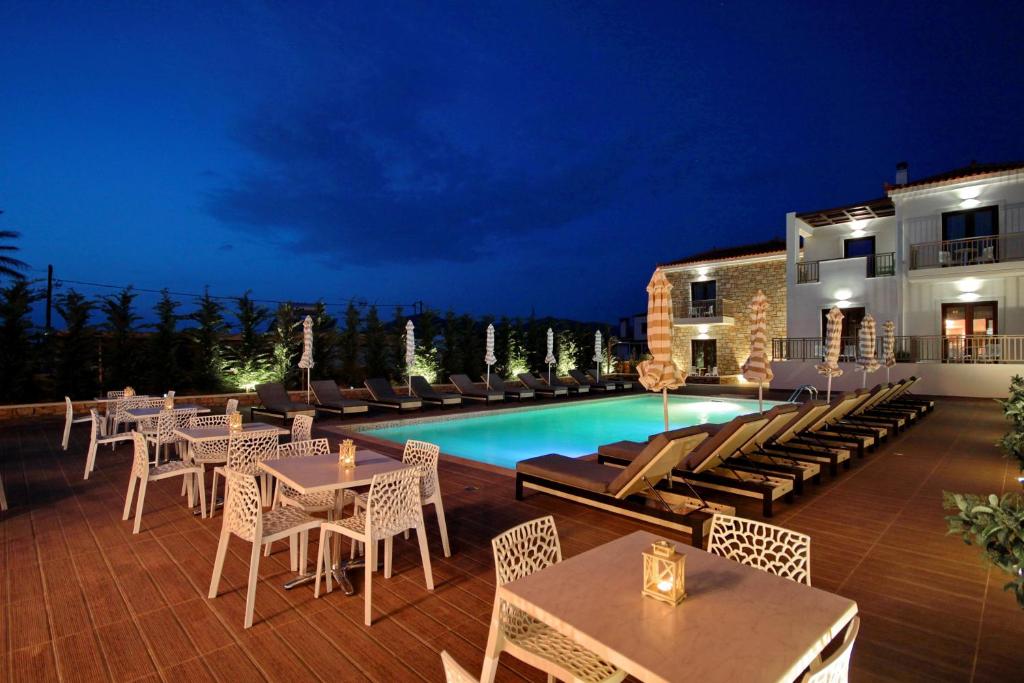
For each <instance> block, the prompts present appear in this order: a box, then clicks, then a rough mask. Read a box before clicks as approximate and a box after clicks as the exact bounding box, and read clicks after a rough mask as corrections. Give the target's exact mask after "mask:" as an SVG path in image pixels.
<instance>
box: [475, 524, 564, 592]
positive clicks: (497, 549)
mask: <svg viewBox="0 0 1024 683" xmlns="http://www.w3.org/2000/svg"><path fill="white" fill-rule="evenodd" d="M491 547H492V548H493V549H494V570H495V572H496V573H497V578H498V585H499V586H504V585H505V584H506V583H508V582H509V581H515V580H516V579H521V578H522V577H524V576H529V575H530V574H533V573H534V572H538V571H540V570H541V569H544V568H545V567H550V566H551V565H553V564H557V563H558V562H561V561H562V546H561V544H560V543H559V541H558V529H557V528H555V518H554V517H552V516H551V515H548V516H547V517H540V518H538V519H534V520H531V521H529V522H524V523H523V524H520V525H519V526H514V527H512V528H511V529H509V530H508V531H506V532H504V533H502V534H500V535H498V536H495V537H494V538H493V539H492V540H491Z"/></svg>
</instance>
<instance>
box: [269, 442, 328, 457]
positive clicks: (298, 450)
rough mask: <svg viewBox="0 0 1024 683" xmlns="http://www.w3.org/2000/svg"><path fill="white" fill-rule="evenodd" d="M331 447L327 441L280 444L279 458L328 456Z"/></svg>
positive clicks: (278, 449) (278, 448)
mask: <svg viewBox="0 0 1024 683" xmlns="http://www.w3.org/2000/svg"><path fill="white" fill-rule="evenodd" d="M330 452H331V445H330V444H329V443H327V439H307V440H306V441H289V442H288V443H282V444H278V446H277V457H278V458H302V457H306V456H310V455H327V454H328V453H330Z"/></svg>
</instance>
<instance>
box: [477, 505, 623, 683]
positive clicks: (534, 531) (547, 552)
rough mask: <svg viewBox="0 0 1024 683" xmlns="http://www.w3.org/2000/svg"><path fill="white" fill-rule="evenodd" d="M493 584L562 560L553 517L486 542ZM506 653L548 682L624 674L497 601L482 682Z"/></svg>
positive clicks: (612, 678) (611, 678)
mask: <svg viewBox="0 0 1024 683" xmlns="http://www.w3.org/2000/svg"><path fill="white" fill-rule="evenodd" d="M491 546H492V548H493V549H494V568H495V571H496V573H497V580H498V585H499V586H503V585H505V584H506V583H508V582H510V581H515V580H516V579H521V578H522V577H524V576H529V575H530V574H533V573H534V572H538V571H540V570H542V569H544V568H545V567H550V566H551V565H553V564H557V563H558V562H561V561H562V547H561V545H560V544H559V542H558V530H557V529H556V528H555V519H554V517H551V516H548V517H541V518H539V519H535V520H533V521H530V522H526V523H524V524H520V525H519V526H516V527H513V528H511V529H509V530H508V531H506V532H505V533H503V534H501V535H500V536H496V537H495V538H494V539H493V540H492V541H491ZM502 651H504V652H508V653H509V654H510V655H512V656H513V657H515V658H516V659H521V660H522V661H524V662H526V663H527V664H529V665H530V666H533V667H536V668H538V669H540V670H541V671H544V672H545V673H547V674H548V680H551V679H552V677H553V678H557V679H558V680H562V681H621V680H622V679H623V678H624V677H625V676H626V672H625V671H622V670H621V669H617V668H615V666H614V665H613V664H609V663H608V662H606V661H604V660H603V659H601V658H600V657H598V656H597V655H596V654H594V653H593V652H591V651H590V650H587V649H585V648H583V647H580V646H579V645H578V644H576V643H575V642H574V641H572V640H571V639H569V638H566V637H565V636H563V635H561V634H560V633H558V632H557V631H554V630H553V629H551V628H550V627H548V626H546V625H544V624H543V623H542V622H540V621H537V620H536V619H534V618H533V617H531V616H529V615H528V614H526V613H525V612H523V611H522V610H520V609H518V608H516V607H513V606H511V605H509V604H507V603H505V602H503V601H496V602H495V605H494V614H493V616H492V622H491V632H490V636H489V637H488V640H487V649H486V650H485V655H484V668H483V674H482V675H481V677H480V680H482V681H493V680H494V675H495V672H496V671H497V667H498V657H499V655H500V654H501V653H502Z"/></svg>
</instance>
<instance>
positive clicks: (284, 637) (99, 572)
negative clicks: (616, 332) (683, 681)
mask: <svg viewBox="0 0 1024 683" xmlns="http://www.w3.org/2000/svg"><path fill="white" fill-rule="evenodd" d="M1002 429H1003V424H1002V419H1001V416H1000V414H999V412H998V408H997V407H996V406H995V405H994V404H993V403H992V402H991V401H946V402H942V403H940V405H939V406H938V407H937V409H936V410H935V412H934V414H932V415H931V416H929V417H928V418H926V419H925V421H924V423H923V424H921V425H918V426H916V427H914V428H912V429H910V430H908V431H907V432H906V433H905V434H903V435H900V436H899V437H897V438H896V439H895V440H891V441H890V442H889V443H887V444H884V445H883V446H882V447H881V448H880V449H879V451H878V452H876V453H872V454H869V455H868V456H867V458H866V459H865V460H863V461H857V462H855V463H854V465H853V469H851V470H849V471H844V472H842V473H841V474H840V475H839V476H838V477H837V478H836V479H835V480H830V479H829V478H828V477H827V475H825V481H824V483H823V485H821V486H818V487H814V486H812V487H811V489H810V491H809V492H808V494H805V495H804V496H803V497H802V498H798V500H797V502H796V503H795V504H793V505H787V504H783V503H781V502H780V504H779V506H778V512H777V514H776V517H775V518H774V520H773V521H774V522H775V523H778V524H781V525H784V526H787V527H790V528H792V529H795V530H798V531H803V532H806V533H809V534H811V536H812V539H813V541H812V556H811V567H812V577H813V582H814V585H816V586H818V587H820V588H823V589H826V590H831V591H835V592H838V593H840V594H842V595H845V596H848V597H850V598H853V599H855V600H856V601H857V602H858V604H859V606H860V611H861V615H862V618H863V624H862V627H861V632H860V638H859V639H858V642H857V645H856V647H855V649H854V655H853V675H852V678H853V680H854V681H884V680H907V681H909V680H915V681H920V680H929V681H989V680H992V681H996V680H999V681H1006V680H1014V679H1016V678H1017V677H1018V676H1020V672H1021V671H1022V670H1024V648H1022V647H1021V643H1022V642H1024V611H1022V610H1020V609H1019V608H1018V607H1017V606H1016V604H1015V602H1014V600H1013V598H1012V596H1011V595H1009V594H1006V593H1004V592H1003V590H1002V585H1003V583H1005V577H1004V575H1002V574H1001V573H999V572H998V571H992V570H989V569H987V568H986V566H985V565H984V564H983V563H982V561H981V559H980V557H979V553H978V551H977V549H975V548H971V547H967V546H964V545H963V544H962V543H961V542H960V541H959V539H957V538H954V537H949V536H947V535H946V534H945V522H944V521H943V519H942V515H943V512H942V510H941V503H940V501H941V492H942V490H943V489H953V490H958V491H977V492H986V493H987V492H998V491H1003V490H1011V489H1013V488H1016V487H1018V486H1019V485H1018V484H1017V481H1016V476H1017V472H1016V468H1015V466H1014V465H1013V464H1012V463H1010V462H1008V461H1007V460H1005V459H1003V458H1002V457H1001V456H1000V455H999V453H998V452H997V451H996V449H995V447H994V446H993V445H992V444H993V442H994V441H995V440H996V438H997V437H998V435H999V434H1000V433H1001V431H1002ZM83 430H84V428H82V427H79V426H76V429H75V432H74V435H73V440H72V447H71V449H70V451H69V452H68V453H67V454H65V453H62V452H61V451H60V450H59V440H60V434H59V431H58V429H57V426H56V425H54V424H50V425H46V426H22V427H8V428H4V429H2V430H0V471H2V472H3V477H4V482H5V485H6V488H7V496H8V500H9V501H10V503H11V509H10V511H9V512H7V513H0V542H2V550H0V552H2V555H0V601H2V604H3V612H2V613H0V617H2V618H0V621H2V629H3V633H2V639H0V648H2V651H0V655H2V656H0V678H3V679H5V680H7V679H9V680H12V681H21V680H30V681H45V680H61V681H72V680H117V681H131V680H154V681H155V680H166V681H171V680H176V679H181V678H183V677H187V678H188V679H189V680H223V681H240V680H256V679H260V678H265V679H268V680H292V681H295V680H312V679H320V680H325V681H327V680H333V681H337V680H345V681H350V680H366V679H369V680H376V681H405V680H410V681H415V680H428V681H442V680H443V674H442V671H441V662H440V658H439V656H438V653H439V652H440V651H441V650H445V649H446V650H448V651H449V652H451V653H452V655H453V656H454V657H455V658H456V659H457V660H458V661H459V662H460V663H462V664H463V665H464V666H465V667H466V668H467V669H469V670H471V671H474V670H475V671H479V668H480V666H481V663H482V659H483V647H484V644H485V642H486V637H487V626H488V620H489V618H490V610H491V602H492V598H493V591H494V570H493V565H492V561H491V550H490V539H491V537H492V536H494V535H495V534H497V533H499V532H501V531H502V530H504V529H506V528H508V527H509V526H512V525H514V524H516V523H519V522H521V521H524V520H527V519H530V518H533V517H536V516H540V515H544V514H554V515H555V517H556V520H557V524H558V529H559V532H560V535H561V538H562V546H563V550H564V552H565V554H566V555H567V556H571V555H573V554H576V553H579V552H581V551H583V550H586V549H588V548H590V547H593V546H595V545H597V544H600V543H603V542H605V541H608V540H610V539H613V538H615V537H617V536H620V535H622V534H625V533H627V532H629V531H632V530H634V529H636V528H638V525H637V524H635V523H633V522H630V521H625V520H623V519H621V518H617V517H615V516H613V515H610V514H606V513H601V512H596V511H593V510H590V509H587V508H585V507H581V506H578V505H575V504H572V503H568V502H564V501H560V500H557V499H555V498H552V497H549V496H544V495H540V494H528V497H527V499H526V500H525V501H523V502H519V503H517V502H516V501H515V500H514V499H513V479H512V478H511V477H508V476H504V475H502V474H497V473H494V472H491V471H487V470H483V469H479V468H475V467H471V466H467V465H464V464H458V463H453V462H445V463H443V464H442V466H441V482H442V486H443V491H444V499H445V507H446V509H447V511H448V520H449V528H450V530H451V534H452V548H453V553H454V554H453V556H452V557H451V558H450V559H445V558H444V557H443V556H442V554H441V551H440V541H439V539H438V537H437V534H436V524H435V523H434V519H433V516H432V514H431V513H429V512H428V515H430V516H429V517H428V529H429V530H430V531H431V555H432V561H433V568H434V577H435V581H436V582H437V587H436V590H434V591H433V593H428V592H427V591H426V590H425V588H424V585H423V574H422V571H421V569H420V566H419V560H418V554H417V552H416V547H415V541H410V542H409V543H403V542H397V543H396V547H395V568H396V573H395V576H394V577H393V578H392V579H390V580H384V579H381V580H379V581H378V582H375V585H374V588H375V590H374V607H375V609H376V616H375V622H374V625H373V626H372V627H365V626H363V624H362V609H363V603H362V598H361V597H360V595H359V594H358V593H357V595H356V596H354V597H345V596H344V595H343V594H342V593H340V592H337V591H336V592H334V593H332V594H331V595H330V596H327V597H324V598H321V599H320V600H314V599H313V593H312V589H311V588H308V587H306V588H299V589H296V590H294V591H292V592H286V591H284V590H283V589H282V588H281V585H282V584H283V583H284V581H285V580H286V579H287V578H289V577H290V573H289V571H288V557H287V550H286V548H285V546H284V545H282V544H279V547H278V548H277V550H278V552H276V553H275V554H274V555H273V556H272V557H271V558H269V559H264V561H263V563H262V564H261V567H260V578H261V583H260V586H259V589H258V591H257V596H256V624H255V626H254V627H253V628H252V629H250V630H248V631H245V630H243V629H242V618H243V607H244V594H243V592H244V588H245V585H244V584H245V580H246V576H247V564H246V563H247V557H248V552H247V549H246V547H245V546H244V545H243V544H242V543H241V542H238V541H237V540H235V541H233V542H232V546H231V550H232V552H231V554H230V555H229V559H228V562H227V565H226V566H225V570H224V579H223V581H222V586H221V589H222V594H221V595H220V597H218V598H217V599H215V600H208V599H207V598H206V592H207V588H208V585H209V580H210V571H211V567H212V562H213V556H214V550H215V547H216V542H217V535H218V533H219V530H220V524H221V520H220V517H219V516H218V517H216V518H214V519H213V520H200V519H197V518H195V517H193V516H192V515H191V514H190V513H189V511H187V510H186V509H185V506H184V502H183V499H182V498H181V497H179V496H178V490H179V488H178V487H179V486H180V483H179V481H178V480H176V479H175V480H170V481H163V482H157V483H155V484H154V485H151V486H150V488H149V493H148V495H147V501H146V503H147V505H146V514H145V517H144V519H143V531H142V533H141V534H139V535H138V536H132V534H131V527H130V524H129V523H128V522H122V521H121V520H120V512H121V507H122V505H123V502H124V494H125V487H126V483H127V472H128V467H127V465H128V460H129V451H128V449H127V448H126V447H124V446H122V447H120V448H119V449H118V451H117V452H116V453H111V451H110V450H109V448H108V449H102V450H101V452H100V454H99V456H98V459H97V467H96V472H95V473H94V475H93V477H92V478H91V479H90V480H89V481H88V482H84V481H82V467H83V461H84V454H85V445H86V444H85V442H84V440H85V436H84V431H83ZM729 500H732V501H733V502H736V499H729ZM737 504H738V507H740V508H741V510H742V511H743V512H744V513H746V514H749V515H751V516H754V517H755V518H756V515H757V513H758V507H759V506H758V504H757V503H751V502H746V501H741V502H739V503H737ZM356 578H357V580H356V582H355V583H356V586H357V589H358V588H359V585H360V583H361V578H359V577H358V576H357V577H356ZM681 609H685V606H683V607H682V608H681ZM728 651H729V644H728V643H722V650H721V652H709V653H708V656H709V657H727V656H728ZM502 662H503V664H502V667H501V669H500V671H499V679H500V680H506V681H515V680H523V679H526V680H542V678H543V677H542V676H540V675H539V674H538V672H536V671H535V670H532V669H530V668H529V667H526V666H524V665H522V664H520V663H518V662H516V661H515V660H512V659H505V658H503V659H502ZM683 673H684V672H681V675H682V674H683Z"/></svg>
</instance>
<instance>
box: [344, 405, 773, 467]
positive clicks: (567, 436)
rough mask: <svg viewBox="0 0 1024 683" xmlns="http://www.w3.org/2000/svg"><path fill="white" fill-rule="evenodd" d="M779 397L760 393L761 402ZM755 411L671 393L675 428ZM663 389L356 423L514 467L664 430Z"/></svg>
mask: <svg viewBox="0 0 1024 683" xmlns="http://www.w3.org/2000/svg"><path fill="white" fill-rule="evenodd" d="M771 405H776V404H775V403H774V402H769V401H765V406H766V407H768V406H771ZM756 411H757V401H751V400H745V399H708V398H698V397H692V396H670V397H669V425H670V426H671V428H672V429H678V428H680V427H689V426H692V425H697V424H704V423H706V422H715V423H722V422H728V421H729V420H731V419H732V418H734V417H736V416H738V415H746V414H748V413H753V412H756ZM663 427H664V415H663V413H662V401H661V396H660V395H656V394H645V395H640V396H627V397H621V398H619V397H616V398H607V399H600V400H590V401H579V402H576V403H569V404H566V405H557V406H555V405H553V406H538V407H536V408H524V409H518V410H517V409H512V410H506V411H500V412H486V413H481V414H477V415H465V416H453V417H440V418H423V419H420V420H404V421H402V422H398V423H391V424H388V425H385V426H383V427H374V426H373V425H367V426H366V427H362V428H357V429H359V431H361V432H363V433H365V434H368V435H370V436H375V437H378V438H381V439H386V440H388V441H393V442H395V443H405V441H406V439H420V440H422V441H429V442H431V443H436V444H438V445H440V446H441V451H442V452H443V453H448V454H451V455H458V456H461V457H463V458H468V459H470V460H476V461H479V462H485V463H489V464H491V465H498V466H500V467H509V468H514V467H515V466H516V462H518V461H519V460H524V459H526V458H532V457H533V456H535V455H544V454H545V453H561V454H563V455H569V456H579V455H586V454H587V453H596V452H597V447H598V446H600V445H602V444H606V443H611V442H613V441H620V440H622V439H630V440H633V441H645V440H647V437H648V436H650V435H651V434H654V433H656V432H660V431H662V429H663Z"/></svg>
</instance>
